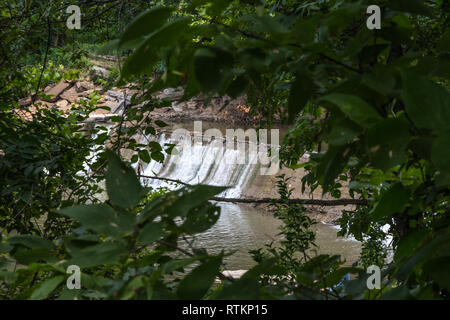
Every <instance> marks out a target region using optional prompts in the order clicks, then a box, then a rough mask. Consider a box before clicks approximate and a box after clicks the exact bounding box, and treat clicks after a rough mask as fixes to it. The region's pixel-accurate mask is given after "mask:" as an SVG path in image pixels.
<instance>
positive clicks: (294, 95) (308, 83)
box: [288, 70, 314, 121]
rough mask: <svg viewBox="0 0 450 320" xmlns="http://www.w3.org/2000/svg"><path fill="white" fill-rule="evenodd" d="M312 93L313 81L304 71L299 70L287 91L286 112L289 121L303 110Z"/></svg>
mask: <svg viewBox="0 0 450 320" xmlns="http://www.w3.org/2000/svg"><path fill="white" fill-rule="evenodd" d="M313 93H314V81H313V79H312V78H311V77H310V76H309V74H308V73H307V72H306V71H305V70H302V71H299V72H297V74H296V75H295V80H294V82H293V83H292V85H291V90H290V91H289V101H288V114H289V121H293V120H294V119H295V117H296V116H297V114H299V113H300V111H302V110H303V108H304V107H305V105H306V103H307V102H308V101H309V100H310V99H311V97H312V95H313Z"/></svg>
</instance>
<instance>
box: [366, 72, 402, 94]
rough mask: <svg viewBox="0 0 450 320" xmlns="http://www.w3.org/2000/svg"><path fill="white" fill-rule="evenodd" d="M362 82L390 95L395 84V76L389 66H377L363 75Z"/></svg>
mask: <svg viewBox="0 0 450 320" xmlns="http://www.w3.org/2000/svg"><path fill="white" fill-rule="evenodd" d="M362 83H363V84H365V85H366V86H368V87H369V88H371V89H373V90H375V91H377V92H378V93H380V94H382V95H388V94H390V93H391V92H392V90H393V89H394V86H395V78H394V77H393V76H392V75H391V74H390V72H389V70H388V69H387V68H384V67H381V66H376V67H374V68H373V69H372V72H371V73H367V74H364V75H363V76H362Z"/></svg>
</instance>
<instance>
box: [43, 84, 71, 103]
mask: <svg viewBox="0 0 450 320" xmlns="http://www.w3.org/2000/svg"><path fill="white" fill-rule="evenodd" d="M70 85H71V84H70V82H67V81H65V80H64V79H61V81H59V82H58V83H57V84H56V85H55V86H54V87H52V88H51V89H50V90H47V91H44V93H45V94H46V95H50V96H51V97H50V98H49V99H46V101H48V102H55V101H57V100H58V98H59V96H60V95H61V94H62V93H63V92H64V91H65V90H67V89H68V88H69V87H70Z"/></svg>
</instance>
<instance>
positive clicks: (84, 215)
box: [59, 204, 134, 236]
mask: <svg viewBox="0 0 450 320" xmlns="http://www.w3.org/2000/svg"><path fill="white" fill-rule="evenodd" d="M59 212H60V213H62V214H63V215H65V216H68V217H70V218H72V219H75V220H77V221H79V222H80V223H81V225H82V226H84V227H85V228H87V229H90V230H93V231H95V232H98V233H103V234H106V235H109V236H119V235H121V234H124V233H129V232H132V231H133V225H134V223H133V220H134V218H133V216H132V215H131V214H130V215H129V216H128V217H127V216H123V217H122V219H120V220H119V216H118V214H117V213H116V212H115V211H114V210H113V209H112V208H111V207H110V206H108V205H106V204H91V205H80V206H75V207H71V208H65V209H62V210H60V211H59Z"/></svg>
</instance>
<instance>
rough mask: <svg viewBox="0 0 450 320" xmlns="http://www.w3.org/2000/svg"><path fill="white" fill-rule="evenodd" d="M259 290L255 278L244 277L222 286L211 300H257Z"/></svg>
mask: <svg viewBox="0 0 450 320" xmlns="http://www.w3.org/2000/svg"><path fill="white" fill-rule="evenodd" d="M260 290H261V289H260V285H259V283H258V279H257V278H254V277H245V278H240V279H238V280H235V281H233V283H232V284H229V285H226V286H224V288H223V289H222V290H221V291H220V292H218V293H217V294H215V295H214V297H213V298H214V299H215V300H216V299H217V300H257V299H259V298H260Z"/></svg>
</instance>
